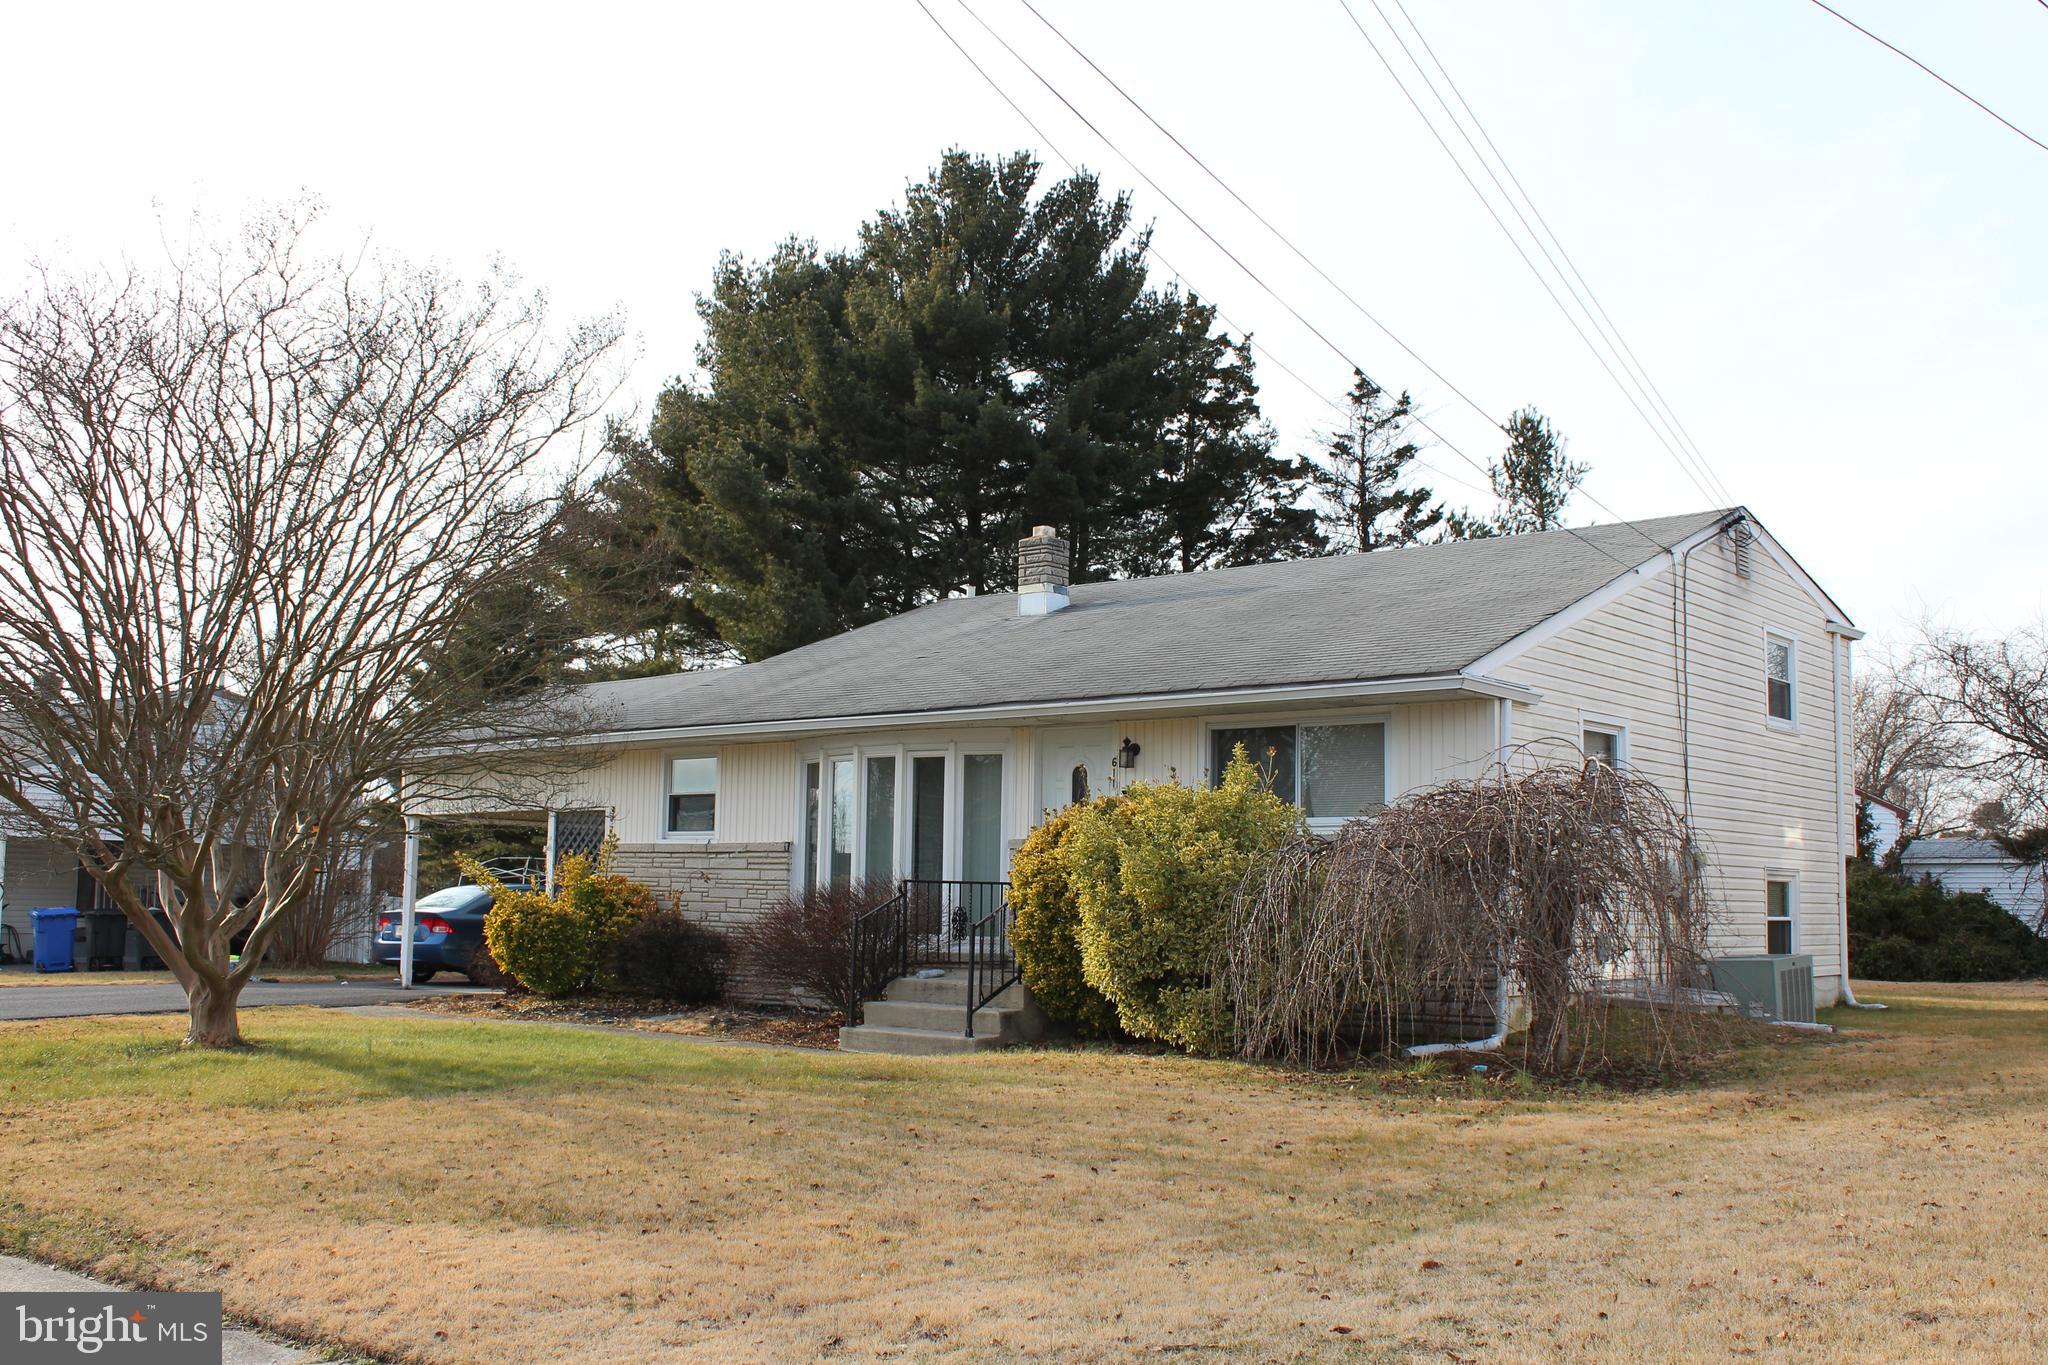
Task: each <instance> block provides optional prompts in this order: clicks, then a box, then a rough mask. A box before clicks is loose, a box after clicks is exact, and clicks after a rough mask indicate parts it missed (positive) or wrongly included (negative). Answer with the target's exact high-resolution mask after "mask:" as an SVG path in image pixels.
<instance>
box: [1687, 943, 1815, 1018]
mask: <svg viewBox="0 0 2048 1365" xmlns="http://www.w3.org/2000/svg"><path fill="white" fill-rule="evenodd" d="M1707 970H1708V971H1709V973H1711V975H1712V977H1713V982H1714V989H1715V990H1717V991H1722V992H1725V993H1726V994H1728V995H1732V996H1734V997H1735V1003H1736V1005H1737V1006H1739V1007H1740V1008H1741V1010H1742V1012H1743V1013H1744V1014H1747V1015H1752V1016H1754V1017H1756V1018H1759V1019H1782V1020H1784V1021H1785V1022H1786V1023H1790V1024H1811V1023H1813V1022H1814V1018H1813V959H1812V958H1811V957H1809V956H1808V955H1807V954H1805V953H1789V954H1786V955H1784V956H1774V957H1766V956H1755V957H1717V958H1713V959H1711V960H1710V961H1709V962H1708V963H1707Z"/></svg>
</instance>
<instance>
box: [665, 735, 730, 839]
mask: <svg viewBox="0 0 2048 1365" xmlns="http://www.w3.org/2000/svg"><path fill="white" fill-rule="evenodd" d="M717 827H718V758H717V756H716V755H715V754H692V755H688V756H684V757H676V758H671V759H669V761H668V814H667V823H666V825H664V826H663V828H664V830H665V831H666V832H667V833H668V834H669V835H670V836H672V837H675V838H681V839H709V838H710V837H711V835H712V832H713V831H714V830H715V829H717Z"/></svg>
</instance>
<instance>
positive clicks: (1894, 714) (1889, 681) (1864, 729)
mask: <svg viewBox="0 0 2048 1365" xmlns="http://www.w3.org/2000/svg"><path fill="white" fill-rule="evenodd" d="M1853 707H1854V710H1853V715H1854V725H1855V750H1856V754H1855V758H1856V790H1857V791H1860V792H1862V793H1863V794H1864V795H1866V796H1877V797H1882V798H1884V799H1885V800H1887V801H1890V802H1892V803H1893V804H1895V805H1898V806H1903V807H1904V808H1905V810H1906V812H1907V817H1906V829H1905V833H1906V834H1907V835H1909V836H1917V835H1922V834H1931V833H1935V832H1937V831H1939V830H1943V829H1949V828H1952V827H1954V826H1955V824H1956V823H1957V822H1958V820H1959V819H1960V818H1961V816H1962V813H1963V811H1964V809H1965V808H1966V807H1967V805H1968V801H1967V797H1968V790H1967V789H1968V787H1969V785H1970V779H1969V772H1970V768H1971V765H1972V764H1973V763H1974V761H1975V759H1976V747H1977V737H1976V734H1975V733H1974V731H1972V730H1971V729H1970V728H1968V727H1963V726H1957V725H1953V724H1951V723H1949V722H1948V720H1946V719H1945V718H1944V708H1943V707H1942V706H1941V705H1940V704H1939V703H1938V702H1937V701H1936V700H1935V699H1934V698H1932V697H1930V696H1929V694H1928V690H1927V687H1926V679H1925V678H1924V677H1923V676H1921V675H1920V672H1918V671H1916V669H1915V666H1914V665H1913V664H1911V663H1907V664H1900V663H1898V662H1896V661H1895V660H1891V659H1882V658H1880V659H1875V660H1873V661H1872V662H1871V663H1869V664H1868V665H1866V666H1865V667H1864V668H1863V669H1862V670H1861V671H1860V672H1859V673H1858V676H1857V678H1856V695H1855V698H1854V702H1853Z"/></svg>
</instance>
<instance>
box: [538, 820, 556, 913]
mask: <svg viewBox="0 0 2048 1365" xmlns="http://www.w3.org/2000/svg"><path fill="white" fill-rule="evenodd" d="M540 861H541V877H542V879H543V880H544V882H545V883H546V887H545V889H546V893H547V897H548V899H549V900H553V899H554V896H555V810H554V807H552V806H550V807H549V808H548V842H547V846H546V849H545V850H544V851H543V852H542V853H541V857H540Z"/></svg>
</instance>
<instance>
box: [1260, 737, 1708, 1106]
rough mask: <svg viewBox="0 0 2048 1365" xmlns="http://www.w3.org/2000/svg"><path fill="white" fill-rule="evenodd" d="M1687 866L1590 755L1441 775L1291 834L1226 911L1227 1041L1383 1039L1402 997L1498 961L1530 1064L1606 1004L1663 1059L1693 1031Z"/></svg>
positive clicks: (1647, 796)
mask: <svg viewBox="0 0 2048 1365" xmlns="http://www.w3.org/2000/svg"><path fill="white" fill-rule="evenodd" d="M1701 866H1702V865H1701V862H1700V860H1699V858H1698V857H1697V856H1696V850H1695V847H1694V843H1693V838H1692V834H1691V832H1690V830H1689V828H1688V826H1687V824H1686V822H1685V820H1684V818H1683V816H1681V815H1680V814H1679V813H1678V811H1677V810H1676V809H1674V808H1673V807H1672V805H1671V803H1670V802H1669V800H1667V799H1666V797H1665V796H1664V793H1663V791H1662V789H1661V788H1659V787H1658V786H1657V785H1656V784H1655V783H1653V782H1650V781H1649V780H1647V779H1645V778H1641V777H1637V776H1633V775H1630V774H1628V773H1625V772H1620V771H1617V770H1616V769H1614V768H1613V767H1611V766H1609V765H1607V764H1605V763H1599V762H1588V763H1586V764H1584V765H1583V766H1579V767H1572V766H1562V765H1560V766H1549V767H1539V768H1536V769H1533V770H1531V771H1528V772H1522V773H1515V774H1510V775H1502V774H1498V773H1497V774H1495V775H1493V776H1491V777H1488V778H1486V779H1483V780H1480V781H1475V782H1465V783H1454V784H1451V785H1448V786H1444V787H1439V788H1436V789H1434V790H1431V791H1426V792H1421V793H1418V794H1416V795H1413V796H1409V797H1406V798H1404V799H1403V800H1401V801H1399V802H1396V803H1395V804H1394V805H1392V806H1389V807H1388V808H1387V809H1386V810H1384V811H1381V812H1380V813H1378V814H1376V815H1374V816H1372V817H1371V818H1369V819H1365V820H1355V821H1352V822H1351V823H1349V824H1347V825H1345V826H1344V827H1343V829H1342V830H1341V831H1339V833H1338V834H1337V836H1336V837H1335V838H1333V839H1320V838H1306V839H1300V840H1296V841H1294V842H1293V843H1290V844H1288V845H1286V846H1285V847H1283V848H1282V849H1281V850H1280V851H1279V853H1278V854H1277V855H1276V857H1275V858H1274V860H1273V862H1272V864H1271V865H1270V866H1269V867H1268V868H1267V869H1265V871H1264V872H1263V874H1255V875H1253V876H1251V877H1249V878H1247V879H1246V881H1245V883H1244V885H1243V886H1242V887H1241V888H1240V891H1239V894H1238V897H1237V900H1236V903H1235V905H1234V906H1233V908H1232V912H1231V923H1230V929H1229V933H1228V936H1227V940H1226V945H1227V946H1226V965H1225V979H1226V982H1227V986H1228V991H1229V995H1230V999H1231V1002H1232V1008H1233V1010H1234V1012H1235V1029H1236V1037H1237V1042H1238V1048H1239V1050H1240V1052H1241V1053H1242V1054H1243V1055H1246V1056H1251V1057H1278V1058H1282V1059H1285V1060H1288V1061H1292V1062H1296V1063H1306V1064H1311V1065H1320V1064H1325V1063H1328V1062H1332V1061H1336V1060H1338V1059H1340V1058H1341V1057H1342V1056H1344V1055H1345V1054H1346V1053H1347V1052H1348V1051H1352V1050H1354V1049H1355V1048H1356V1047H1357V1046H1358V1040H1359V1039H1360V1038H1362V1037H1365V1036H1370V1035H1371V1034H1372V1033H1374V1032H1378V1033H1380V1034H1382V1035H1391V1033H1392V1032H1393V1029H1394V1025H1395V1023H1396V1022H1397V1020H1398V1018H1399V1016H1400V1014H1401V1012H1402V1011H1403V1010H1404V1009H1405V1008H1406V1007H1407V1006H1408V1005H1410V1004H1411V1003H1412V1002H1414V1001H1415V1000H1416V999H1417V998H1419V997H1421V996H1423V995H1425V994H1430V993H1438V992H1443V993H1450V994H1463V993H1469V992H1470V991H1471V990H1472V988H1473V986H1474V984H1475V983H1477V982H1480V981H1482V980H1485V979H1486V978H1488V977H1490V976H1492V975H1494V974H1495V973H1500V974H1503V975H1505V976H1507V977H1508V978H1509V979H1510V980H1512V981H1513V982H1514V983H1516V984H1517V986H1518V987H1519V989H1520V991H1521V993H1522V996H1523V999H1524V1000H1525V1001H1526V1003H1527V1005H1528V1010H1529V1028H1528V1032H1527V1034H1526V1038H1525V1048H1526V1055H1527V1057H1528V1060H1529V1063H1530V1064H1531V1065H1532V1066H1533V1067H1535V1068H1536V1069H1539V1070H1543V1071H1548V1072H1552V1073H1561V1072H1569V1071H1573V1070H1576V1069H1579V1068H1580V1067H1581V1066H1582V1065H1583V1064H1584V1063H1585V1062H1586V1061H1587V1060H1588V1059H1589V1058H1592V1057H1594V1056H1596V1055H1597V1048H1598V1044H1599V1041H1600V1038H1601V1032H1600V1027H1599V1026H1600V1022H1601V1018H1602V1016H1603V1014H1604V1012H1605V1006H1606V1005H1607V1004H1609V1003H1611V1002H1613V1001H1616V1000H1626V1001H1627V1002H1628V1003H1629V1004H1630V1005H1631V1006H1635V1007H1640V1010H1641V1012H1642V1018H1644V1019H1645V1020H1646V1021H1647V1022H1648V1025H1649V1030H1650V1035H1651V1038H1652V1040H1653V1046H1654V1047H1655V1049H1656V1051H1657V1052H1658V1054H1659V1057H1660V1060H1669V1059H1670V1058H1672V1057H1674V1056H1676V1055H1679V1054H1680V1053H1682V1052H1683V1051H1684V1050H1685V1048H1686V1046H1687V1044H1688V1041H1689V1040H1690V1039H1691V1038H1692V1037H1693V1031H1692V1028H1691V1021H1692V1015H1691V1014H1690V1013H1689V1012H1688V1010H1687V1009H1686V1008H1685V1004H1684V1002H1685V992H1686V991H1687V990H1688V989H1689V988H1691V987H1692V986H1694V985H1696V984H1697V983H1698V982H1699V981H1700V980H1701V979H1702V977H1703V967H1704V962H1705V954H1706V944H1707V932H1708V928H1709V920H1710V917H1709V910H1708V905H1709V903H1708V898H1707V894H1706V888H1705V885H1704V882H1703V879H1702V870H1701ZM1361 1022H1362V1023H1364V1024H1365V1025H1366V1027H1365V1028H1364V1029H1362V1030H1361V1028H1360V1027H1359V1026H1360V1024H1361ZM1374 1024H1377V1025H1378V1026H1379V1027H1378V1028H1377V1029H1374V1028H1373V1027H1372V1025H1374Z"/></svg>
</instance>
